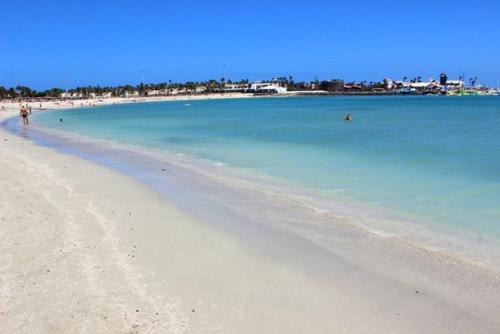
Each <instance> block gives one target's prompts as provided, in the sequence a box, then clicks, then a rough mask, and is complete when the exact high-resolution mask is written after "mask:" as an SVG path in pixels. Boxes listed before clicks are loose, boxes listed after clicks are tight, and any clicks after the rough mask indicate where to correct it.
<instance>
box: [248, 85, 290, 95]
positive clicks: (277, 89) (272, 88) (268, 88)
mask: <svg viewBox="0 0 500 334" xmlns="http://www.w3.org/2000/svg"><path fill="white" fill-rule="evenodd" d="M250 90H251V91H252V92H255V93H277V94H284V93H286V87H281V86H278V84H276V83H271V82H254V83H253V84H252V85H250Z"/></svg>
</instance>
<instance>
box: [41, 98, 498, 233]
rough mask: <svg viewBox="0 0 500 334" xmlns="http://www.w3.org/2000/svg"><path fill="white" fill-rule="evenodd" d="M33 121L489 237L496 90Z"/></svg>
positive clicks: (143, 109) (197, 104)
mask: <svg viewBox="0 0 500 334" xmlns="http://www.w3.org/2000/svg"><path fill="white" fill-rule="evenodd" d="M345 113H351V114H352V115H353V118H354V119H353V121H352V122H345V121H343V116H344V114H345ZM60 118H62V119H63V122H60ZM33 122H34V123H35V124H37V125H40V126H43V127H48V128H53V129H57V130H65V131H71V132H73V133H78V134H82V135H86V136H91V137H95V138H100V139H105V140H111V141H113V142H118V143H124V144H131V145H136V146H142V147H145V148H150V149H155V150H168V151H169V152H172V151H173V152H178V153H184V154H187V155H188V156H190V157H195V158H196V157H197V158H204V159H208V160H209V161H214V162H218V163H223V164H225V165H228V166H230V167H236V168H238V169H243V170H244V171H246V172H250V173H255V174H258V175H265V176H270V177H271V178H272V179H273V180H275V181H277V182H280V184H281V185H283V184H285V185H286V184H288V185H290V186H293V187H294V188H301V189H306V190H307V191H308V194H311V193H312V194H315V193H316V194H317V195H318V196H322V197H325V196H326V197H327V198H328V196H332V198H333V197H335V198H337V199H339V198H340V199H343V200H346V201H353V202H362V203H364V204H366V205H367V206H371V207H376V208H383V209H384V210H386V211H390V212H394V213H397V214H398V215H401V216H404V217H407V218H408V219H410V220H412V221H422V222H425V223H426V224H427V223H432V224H438V225H439V224H442V225H446V226H448V227H452V228H457V229H460V230H465V231H473V232H476V233H480V234H484V235H488V236H493V237H496V238H500V205H499V199H500V154H499V152H500V132H499V131H498V130H499V129H500V98H499V97H293V98H260V99H231V100H202V101H190V102H189V105H188V103H186V102H183V101H176V102H161V103H160V102H159V103H143V104H127V105H112V106H103V107H98V108H94V109H83V108H82V109H75V110H66V111H53V112H48V113H38V114H37V115H35V116H34V117H33Z"/></svg>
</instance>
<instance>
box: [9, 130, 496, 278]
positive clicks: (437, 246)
mask: <svg viewBox="0 0 500 334" xmlns="http://www.w3.org/2000/svg"><path fill="white" fill-rule="evenodd" d="M15 124H16V123H14V122H13V121H10V122H3V123H2V126H3V127H4V128H6V129H8V130H10V131H14V132H19V129H18V127H17V126H15ZM24 135H25V136H27V137H28V138H29V139H32V140H34V141H36V142H37V143H39V144H42V145H46V146H51V147H53V148H56V149H60V150H63V151H65V152H68V153H72V154H76V155H79V156H81V157H84V158H86V159H90V160H94V161H96V162H99V163H101V164H104V165H107V166H109V167H112V168H115V169H118V170H120V171H122V172H127V173H130V174H131V175H132V176H135V177H138V175H137V173H143V172H144V173H149V174H148V177H152V176H151V175H153V176H154V177H158V174H159V175H160V176H159V177H163V176H162V172H161V169H160V168H158V166H168V172H169V175H175V178H177V179H175V180H174V178H172V180H170V182H177V183H178V184H181V185H182V187H189V186H191V187H193V189H211V190H215V191H213V192H212V193H211V194H210V196H212V197H215V201H220V202H222V203H225V205H228V206H230V209H231V210H232V211H234V212H237V213H238V214H241V215H245V216H247V217H251V218H252V219H254V220H258V221H262V220H267V222H266V223H268V224H271V225H273V224H274V225H273V226H278V227H279V228H280V229H288V230H290V231H294V232H295V233H296V232H297V231H298V230H297V229H296V226H294V225H293V224H294V223H297V224H302V225H303V224H308V225H309V227H308V228H310V229H319V230H321V231H323V232H325V233H328V228H329V226H328V224H332V226H335V225H338V224H341V225H347V226H352V227H353V228H361V229H362V230H363V231H365V233H369V234H371V235H373V236H374V237H377V238H381V239H387V240H395V241H397V242H400V243H404V244H408V245H412V246H414V247H416V248H418V249H423V250H426V251H430V252H437V253H440V254H442V255H446V256H451V257H454V258H459V259H461V261H464V262H466V263H472V264H481V266H487V267H491V268H492V269H493V270H496V269H498V268H500V252H499V251H498V250H499V249H500V246H499V245H498V243H497V242H496V241H495V240H489V239H487V238H485V237H480V236H477V235H473V234H470V233H462V234H461V233H458V232H457V231H450V230H447V229H446V228H445V227H440V228H439V229H438V227H436V226H428V225H427V224H424V223H421V222H416V221H411V220H408V219H406V218H405V217H402V216H399V215H396V214H393V213H389V212H384V211H380V210H376V209H374V208H369V207H367V206H364V205H362V204H359V203H350V202H346V201H343V200H338V199H334V198H332V197H324V196H322V195H320V194H317V193H313V192H310V191H305V190H303V189H294V188H293V187H290V186H289V185H285V184H281V183H278V182H275V180H273V179H271V178H269V177H266V176H263V175H257V174H252V173H248V172H246V171H243V170H239V169H236V168H232V167H229V166H227V165H224V164H217V163H212V162H210V161H206V160H201V159H194V158H192V157H189V156H186V155H179V154H171V153H169V152H162V151H153V150H151V151H146V150H144V148H137V147H131V146H124V145H118V144H116V143H110V142H106V141H103V140H96V139H91V138H86V137H83V136H80V135H74V134H70V133H65V132H59V131H54V130H47V129H41V128H37V127H33V128H31V129H29V131H27V132H25V133H24ZM127 164H128V165H127ZM125 165H127V166H128V167H127V166H125ZM139 179H140V177H139ZM188 179H189V180H188ZM187 180H188V181H187ZM196 182H198V183H199V184H196ZM220 187H223V188H224V189H226V190H225V191H227V192H228V194H231V195H234V198H237V199H238V200H240V201H244V204H242V203H239V202H238V200H235V199H234V198H230V196H229V197H223V196H228V195H227V194H226V195H220V196H221V197H220V198H217V196H218V195H217V193H218V190H220V189H222V188H220ZM221 193H222V191H221ZM169 195H170V196H172V195H174V196H175V194H172V193H171V192H170V193H169ZM212 200H214V199H213V198H212ZM252 204H253V205H254V206H253V207H252V206H251V205H252ZM231 206H232V207H231ZM187 207H189V206H187ZM297 226H298V225H297ZM306 232H307V231H306ZM299 233H301V232H300V231H299ZM313 239H314V237H313ZM313 242H314V240H313Z"/></svg>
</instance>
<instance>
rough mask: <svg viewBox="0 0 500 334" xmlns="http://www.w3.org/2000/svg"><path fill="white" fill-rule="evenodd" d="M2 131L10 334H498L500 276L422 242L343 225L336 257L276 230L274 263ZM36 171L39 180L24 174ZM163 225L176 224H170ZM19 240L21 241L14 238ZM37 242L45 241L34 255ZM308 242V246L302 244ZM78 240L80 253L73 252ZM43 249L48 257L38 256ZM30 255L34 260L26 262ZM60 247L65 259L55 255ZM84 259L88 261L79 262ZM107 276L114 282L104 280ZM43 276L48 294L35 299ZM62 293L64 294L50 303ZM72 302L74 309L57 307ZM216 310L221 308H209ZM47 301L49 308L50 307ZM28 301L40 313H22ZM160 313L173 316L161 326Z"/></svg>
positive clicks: (118, 181) (133, 187)
mask: <svg viewBox="0 0 500 334" xmlns="http://www.w3.org/2000/svg"><path fill="white" fill-rule="evenodd" d="M64 108H66V106H65V107H64ZM10 114H11V115H12V116H13V115H15V113H10ZM11 115H9V116H11ZM2 116H3V115H2ZM0 131H1V133H2V137H3V138H2V140H3V142H2V151H1V154H2V161H5V163H3V165H5V166H2V167H3V168H2V169H3V170H4V174H3V177H2V178H1V181H2V183H3V184H4V185H2V189H7V190H6V191H5V190H4V191H3V192H2V195H4V194H7V193H8V194H9V196H6V197H5V198H6V199H5V200H4V199H3V198H2V202H3V203H2V204H3V205H2V210H1V212H2V214H1V216H2V218H4V217H6V221H7V222H9V224H6V225H5V228H6V229H5V230H3V231H2V249H4V250H5V252H4V254H7V255H5V261H2V263H4V264H5V265H3V266H2V271H1V272H0V275H1V276H2V278H1V280H2V282H7V283H8V284H6V285H5V286H6V287H7V288H5V289H4V296H5V297H6V299H7V300H9V301H10V303H8V305H9V306H8V308H7V310H6V311H5V312H3V313H2V315H1V316H2V318H3V320H2V321H0V323H2V324H6V325H1V326H7V327H5V330H6V332H9V331H16V330H18V331H25V329H27V328H29V327H28V326H30V324H27V322H26V319H27V318H28V317H30V316H31V317H33V316H34V319H35V320H36V321H35V322H34V323H33V324H32V325H33V326H37V325H38V326H42V327H43V328H48V327H45V326H54V327H53V328H56V329H57V328H64V327H66V328H70V332H79V331H81V330H82V328H80V327H79V326H81V322H82V321H83V320H87V319H89V317H93V319H96V320H98V321H97V323H98V327H87V329H90V328H92V329H93V330H96V331H97V332H105V331H109V330H118V329H123V330H131V331H133V330H136V332H164V331H171V332H191V331H192V332H199V330H200V329H207V328H208V332H211V331H219V332H234V331H236V332H238V331H242V330H243V331H244V332H256V331H260V332H262V331H267V332H269V331H272V332H294V331H296V332H304V331H305V330H307V329H312V332H331V331H332V330H335V329H336V330H338V331H340V332H350V333H353V332H360V333H366V332H394V333H399V332H409V333H413V332H429V333H430V332H435V333H446V332H450V333H457V332H464V333H468V332H474V331H482V332H488V333H490V332H491V333H494V332H500V324H499V323H498V322H497V320H498V319H496V314H498V311H499V310H500V308H499V304H498V302H496V301H498V300H499V299H498V296H499V294H500V287H499V283H498V282H499V281H498V277H497V276H496V275H489V274H488V273H485V272H481V271H479V272H471V271H470V270H469V268H467V267H466V266H464V265H461V264H460V263H459V262H456V261H453V260H452V259H449V258H446V257H444V258H442V257H436V256H434V255H433V254H427V253H426V252H425V251H423V250H422V251H416V250H415V249H414V248H412V247H411V245H407V247H397V248H394V247H393V246H392V245H391V243H390V242H387V240H385V239H384V238H376V237H374V236H370V235H367V234H366V233H363V232H362V231H356V230H353V229H351V228H350V227H347V226H343V225H342V224H338V225H337V226H335V227H333V229H334V230H336V231H334V232H335V233H336V234H334V235H336V239H333V240H326V239H325V240H324V247H325V248H324V249H326V250H327V251H325V250H324V249H318V247H317V246H316V245H311V243H309V242H308V241H307V240H301V239H300V238H296V237H295V236H294V235H289V234H282V233H280V232H279V231H278V232H276V235H274V237H275V238H277V240H280V241H282V242H284V243H286V244H288V247H284V250H283V249H279V248H278V247H277V248H273V249H271V251H272V252H271V253H270V254H268V256H266V254H265V252H264V253H262V252H260V253H259V252H256V251H255V250H253V249H252V248H251V247H249V246H248V245H245V244H244V243H241V241H240V240H238V238H235V237H234V235H231V234H228V233H224V231H221V230H220V229H217V228H214V227H211V226H209V225H208V226H207V224H203V223H202V222H200V221H198V219H196V218H194V217H192V216H191V215H189V214H187V213H186V210H183V209H182V208H179V207H176V206H175V205H172V204H171V203H169V202H168V201H166V200H165V198H163V197H161V196H159V195H158V194H156V193H155V192H154V191H151V190H150V189H148V188H147V187H145V186H144V185H142V184H141V183H140V182H137V181H136V180H133V179H132V178H130V177H128V176H126V175H121V174H119V173H117V172H115V171H111V170H109V169H108V168H104V167H102V166H98V165H96V164H94V163H91V162H88V161H86V160H83V159H80V158H78V157H74V156H71V155H66V154H61V153H60V152H57V151H54V150H52V149H48V148H45V147H40V146H37V145H35V144H33V143H32V142H30V141H28V140H26V139H24V138H22V137H19V136H14V135H12V134H10V133H7V132H5V130H4V129H1V130H0ZM5 139H7V141H5ZM20 166H21V167H20ZM34 166H35V167H34ZM65 167H66V168H65ZM24 170H27V171H28V173H29V175H30V177H29V178H23V173H22V171H24ZM97 180H98V181H99V182H97ZM2 197H3V196H2ZM41 199H43V200H41ZM61 204H64V205H61ZM126 206H128V207H133V208H134V210H133V211H132V210H130V211H129V210H124V207H126ZM26 208H33V210H30V209H26ZM68 217H74V218H75V219H69V220H68V219H67V218H68ZM131 217H133V218H131ZM47 218H49V220H47ZM136 219H137V220H136ZM44 220H45V221H47V222H48V223H45V222H44ZM127 220H128V221H127ZM131 220H133V221H131ZM33 221H36V222H44V223H43V224H41V223H39V224H32V222H33ZM165 221H168V222H169V224H167V226H165V225H162V224H158V223H159V222H165ZM123 222H125V223H123ZM139 222H141V224H139ZM144 222H146V223H144ZM127 228H128V230H127ZM266 231H267V230H266ZM59 232H61V233H60V234H59ZM173 232H174V233H173ZM243 233H245V231H243ZM12 235H15V236H19V237H20V238H21V240H17V241H14V240H15V239H14V240H10V238H9V237H10V236H12ZM31 235H43V236H44V238H45V239H42V238H41V240H40V244H37V245H33V244H32V243H30V238H29V236H31ZM102 236H104V237H102ZM101 237H102V238H101ZM130 239H135V240H130ZM42 240H43V241H45V242H42ZM165 240H168V241H169V242H168V243H167V242H165ZM186 240H189V242H187V241H186ZM131 241H132V244H133V245H132V247H131V246H130V242H131ZM271 241H272V240H271ZM296 242H299V243H298V244H296V245H295V247H297V246H300V247H303V248H302V249H301V250H297V249H295V250H293V249H291V248H290V247H293V244H294V243H296ZM15 243H17V244H15ZM72 243H73V245H79V247H78V246H74V248H77V249H76V250H72V248H71V246H72V245H71V244H72ZM41 244H44V245H45V248H43V249H44V251H43V252H41V253H43V254H44V255H45V256H41V257H37V256H38V255H39V253H40V250H39V248H40V247H41ZM20 245H21V246H23V249H24V251H23V252H15V250H16V249H17V248H16V247H21V246H20ZM60 245H64V246H63V247H61V248H60V249H62V253H63V254H64V257H65V258H64V259H62V260H61V259H60V258H58V257H57V255H58V251H59V250H58V249H57V248H58V247H60ZM134 245H136V246H137V248H135V247H133V246H134ZM25 246H27V247H25ZM331 246H334V247H333V248H328V247H331ZM403 246H404V245H403ZM135 249H137V250H135ZM166 249H167V250H168V252H166ZM302 251H304V254H302ZM293 252H296V253H293ZM132 256H134V257H132ZM293 256H297V259H291V257H293ZM313 256H314V258H317V259H318V263H319V264H320V265H325V266H326V267H325V268H319V267H307V266H305V267H307V270H302V269H303V267H302V266H301V263H299V262H307V261H308V260H310V259H311V258H313ZM162 259H163V260H165V259H168V261H167V263H168V265H167V266H165V267H164V266H160V265H159V264H158V263H159V262H161V261H162ZM73 260H76V261H75V263H77V264H78V265H76V266H72V264H71V263H70V262H72V261H73ZM373 261H376V263H375V264H374V263H372V262H373ZM137 262H140V264H139V265H137ZM15 263H23V264H24V265H22V266H17V267H15V266H14V264H15ZM49 267H50V268H49ZM166 267H169V268H166ZM54 268H57V269H54ZM96 268H99V269H102V268H105V269H102V270H105V272H107V273H110V274H109V275H110V276H106V275H104V276H102V277H98V275H101V274H100V273H98V270H97V269H96ZM45 269H46V270H50V271H46V270H45ZM58 271H59V272H60V273H64V272H66V273H73V275H67V276H66V280H64V279H62V278H61V276H63V277H64V276H65V275H57V276H56V275H52V277H50V276H48V275H49V274H50V273H52V274H54V273H57V272H58ZM152 272H154V274H151V273H152ZM102 273H103V274H104V272H102ZM148 273H150V274H149V275H148ZM27 274H28V275H27ZM54 276H56V277H54ZM27 277H28V278H29V279H30V281H29V282H28V280H27ZM47 277H49V278H47ZM80 277H83V278H84V279H81V278H80ZM39 280H42V281H44V283H43V284H46V285H43V284H42V287H36V288H33V287H32V288H30V289H25V285H27V284H28V283H30V284H32V283H33V282H32V281H35V283H36V282H38V281H39ZM162 280H165V281H166V282H162ZM71 281H74V282H77V286H76V288H80V289H81V290H83V291H86V292H85V293H82V294H81V296H79V298H74V299H72V298H73V297H74V296H73V295H72V294H73V293H74V288H75V286H72V283H71ZM111 282H112V283H113V284H111ZM78 284H80V285H82V286H78ZM92 284H94V285H92ZM100 284H101V285H100ZM21 285H23V286H21ZM35 285H36V284H34V286H35ZM57 286H63V287H64V288H63V289H59V290H58V294H55V295H54V296H53V297H50V296H49V297H42V295H45V292H46V291H50V290H52V289H53V288H55V287H57ZM145 287H146V288H145ZM153 287H155V288H153ZM80 289H78V290H80ZM148 289H150V290H148ZM26 290H29V291H28V293H27V292H26ZM126 291H133V292H134V293H132V294H130V293H128V292H126ZM152 291H156V293H153V292H152ZM30 294H31V295H30ZM96 296H98V297H99V298H96ZM47 298H48V299H47ZM61 298H62V300H65V301H66V302H67V303H66V304H65V303H62V304H61V303H60V302H57V301H56V299H58V300H60V299H61ZM110 298H111V300H114V302H113V303H109V300H110ZM113 298H115V299H113ZM14 299H16V302H15V303H14V302H13V300H14ZM74 300H77V301H78V302H79V303H81V304H76V305H74V304H72V302H73V301H74ZM47 301H48V302H47ZM187 301H189V302H187ZM207 301H212V302H213V303H212V304H213V305H211V307H207V306H206V305H207V304H206V302H207ZM51 302H53V303H54V304H51ZM200 302H201V303H200ZM85 303H86V304H85ZM44 304H49V305H51V306H49V307H47V308H46V309H44V308H43V305H44ZM82 304H85V307H83V306H79V305H82ZM137 304H140V308H139V306H138V307H137V309H138V310H139V312H135V311H136V310H137V309H134V307H136V306H135V305H137ZM186 304H189V306H188V307H186ZM26 305H31V306H33V309H31V310H28V311H24V312H26V313H22V312H21V316H16V317H14V316H13V314H16V313H18V312H20V310H22V309H23V308H24V307H25V306H26ZM67 305H72V306H73V307H74V308H71V307H70V308H65V307H66V306H67ZM124 305H128V306H127V307H125V306H124ZM91 309H92V310H94V311H92V312H91V311H89V310H91ZM54 310H55V311H56V312H55V313H53V312H54ZM82 310H83V311H82ZM117 310H120V311H119V312H117ZM143 310H147V311H143ZM193 310H194V311H193ZM157 311H158V312H157ZM231 311H232V312H233V313H231ZM46 312H48V313H49V315H48V314H46ZM72 312H73V313H72ZM134 312H135V313H134ZM118 313H119V314H118ZM156 313H159V314H162V315H163V314H168V317H167V318H163V317H162V318H155V317H154V315H156ZM297 313H299V315H297ZM50 314H58V315H60V317H59V316H57V317H52V316H51V315H50ZM71 314H73V316H74V315H75V314H78V315H79V318H78V317H77V318H71ZM104 314H106V315H104ZM109 314H114V317H113V318H112V319H111V318H110V315H109ZM143 314H147V315H145V316H143ZM117 315H119V316H117ZM47 317H48V318H49V320H47ZM68 317H69V319H68ZM104 317H107V318H104ZM198 317H199V318H198ZM200 318H201V319H200ZM359 318H362V319H364V320H365V321H364V323H360V322H359ZM74 319H77V320H74ZM110 319H111V320H110ZM93 325H94V324H89V326H93ZM134 326H137V327H134ZM252 326H255V327H252ZM0 328H1V327H0ZM35 328H36V327H35ZM47 331H48V330H47Z"/></svg>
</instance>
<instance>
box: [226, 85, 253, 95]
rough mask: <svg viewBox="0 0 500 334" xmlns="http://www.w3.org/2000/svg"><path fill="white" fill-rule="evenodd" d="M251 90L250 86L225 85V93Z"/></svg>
mask: <svg viewBox="0 0 500 334" xmlns="http://www.w3.org/2000/svg"><path fill="white" fill-rule="evenodd" d="M249 89H250V85H249V84H246V83H244V84H235V83H230V84H225V85H224V91H225V92H241V93H243V92H247V91H248V90H249Z"/></svg>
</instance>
